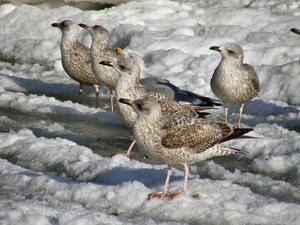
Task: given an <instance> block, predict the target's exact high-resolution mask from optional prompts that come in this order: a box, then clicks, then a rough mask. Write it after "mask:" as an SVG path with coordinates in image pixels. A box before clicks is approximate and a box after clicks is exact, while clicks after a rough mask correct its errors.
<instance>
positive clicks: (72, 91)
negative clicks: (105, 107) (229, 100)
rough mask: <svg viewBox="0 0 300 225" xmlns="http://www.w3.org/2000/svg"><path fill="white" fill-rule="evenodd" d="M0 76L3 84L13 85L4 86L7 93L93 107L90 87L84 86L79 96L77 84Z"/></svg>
mask: <svg viewBox="0 0 300 225" xmlns="http://www.w3.org/2000/svg"><path fill="white" fill-rule="evenodd" d="M0 76H1V77H2V78H3V79H4V83H5V80H8V82H12V83H14V85H7V86H5V90H7V91H11V92H23V93H25V94H36V95H46V96H47V97H55V98H56V99H58V100H60V101H68V100H70V101H72V102H74V103H80V104H81V103H82V102H83V103H84V104H85V105H88V106H95V96H94V95H93V94H94V92H95V89H94V87H92V86H84V87H83V88H84V89H83V91H84V93H83V95H81V96H79V95H78V93H79V84H77V83H74V84H64V83H46V82H43V81H41V80H38V79H29V78H23V77H16V76H12V75H5V74H0ZM16 86H17V87H16ZM20 89H21V91H20ZM103 92H107V90H106V89H104V88H101V93H103ZM101 98H102V96H101ZM106 99H108V98H106Z"/></svg>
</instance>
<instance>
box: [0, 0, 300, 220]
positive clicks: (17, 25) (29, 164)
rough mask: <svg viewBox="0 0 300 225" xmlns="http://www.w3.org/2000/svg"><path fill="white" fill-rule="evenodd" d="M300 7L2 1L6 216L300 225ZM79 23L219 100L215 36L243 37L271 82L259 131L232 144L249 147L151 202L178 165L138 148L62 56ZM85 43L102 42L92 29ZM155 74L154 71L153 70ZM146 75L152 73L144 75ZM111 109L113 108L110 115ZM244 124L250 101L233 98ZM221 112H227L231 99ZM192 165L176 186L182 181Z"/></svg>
mask: <svg viewBox="0 0 300 225" xmlns="http://www.w3.org/2000/svg"><path fill="white" fill-rule="evenodd" d="M299 7H300V3H299V2H297V1H280V0H272V1H267V0H264V1H247V0H245V1H236V0H231V1H221V2H220V1H217V0H213V1H210V2H207V1H196V0H194V1H193V0H191V1H168V0H158V1H152V0H151V1H139V2H129V3H126V4H122V5H119V6H116V7H113V8H108V9H105V10H101V11H92V10H90V11H82V10H80V9H77V8H72V7H70V6H61V7H58V8H52V9H51V8H49V9H41V8H37V7H35V6H29V5H17V6H14V5H12V4H3V5H0V17H1V18H0V27H1V29H0V59H1V62H0V84H1V86H0V109H1V110H0V206H1V207H0V224H36V225H44V224H72V225H73V224H145V225H148V224H149V225H154V224H165V225H167V224H295V225H296V224H300V188H299V187H300V134H299V132H300V113H299V109H300V106H299V105H300V91H299V86H300V66H299V57H300V36H298V35H296V34H293V33H291V32H290V31H289V30H290V29H291V28H293V27H297V26H298V27H299V28H300V17H299V15H300V14H299ZM65 19H70V20H73V21H75V22H77V23H86V24H91V25H92V24H100V25H103V26H105V27H106V28H107V29H108V30H109V31H110V32H111V45H112V47H122V48H124V49H125V50H127V51H134V52H135V53H137V54H138V55H139V56H140V57H141V58H142V59H143V60H144V62H145V65H144V66H145V68H144V70H145V72H146V73H150V74H153V75H155V76H159V77H160V78H165V79H168V80H170V81H171V82H172V83H174V84H176V85H177V86H179V87H180V88H183V89H188V90H190V91H193V92H196V93H198V94H201V95H206V96H210V97H215V96H214V95H213V94H212V92H211V90H210V86H209V81H210V78H211V76H212V74H213V71H214V69H215V67H216V66H217V65H218V63H219V61H220V56H219V55H218V53H216V52H214V51H210V50H209V47H210V46H212V45H220V44H222V43H225V42H236V43H239V44H240V45H241V46H242V48H243V49H244V54H245V57H244V58H245V62H247V63H249V64H251V65H253V66H254V68H255V70H256V71H257V73H258V76H259V79H260V87H261V91H260V94H259V96H258V97H257V98H255V99H254V100H253V101H251V102H250V103H249V104H247V105H246V108H245V114H244V115H243V121H242V123H243V124H242V125H243V126H245V127H246V126H250V127H253V128H254V131H253V132H251V133H250V135H252V136H255V137H257V138H255V139H242V140H235V141H231V142H230V143H228V144H230V145H231V146H234V147H236V148H240V149H245V150H247V151H248V154H247V155H245V156H229V157H219V158H214V159H212V160H208V161H205V162H199V163H197V164H194V165H191V175H190V179H189V192H188V193H187V195H185V196H183V197H181V198H178V199H175V200H151V201H149V200H147V194H148V193H150V192H153V191H157V190H160V189H161V188H162V186H163V183H164V179H165V175H166V165H159V164H157V163H155V162H154V161H153V160H151V159H149V158H146V157H145V156H144V155H143V154H142V153H141V152H139V151H138V149H135V153H134V155H133V159H131V160H129V159H127V158H125V157H123V156H121V155H115V156H113V157H111V155H112V154H115V153H118V152H122V151H125V150H126V148H127V147H128V146H129V144H130V141H131V138H132V137H131V133H130V130H129V129H128V128H126V127H125V125H124V123H123V122H122V119H121V118H120V117H119V116H118V115H116V114H112V113H110V112H107V111H109V101H108V98H109V92H107V89H106V88H104V87H103V88H101V109H96V108H95V107H94V100H95V97H94V93H93V88H92V87H85V88H84V95H83V96H80V97H79V96H78V88H79V87H78V84H77V83H76V82H74V81H72V80H71V79H70V78H69V77H68V76H67V75H66V73H65V72H64V70H63V68H62V66H61V56H60V48H59V43H60V38H61V34H60V31H59V30H57V29H55V28H53V27H51V23H53V22H59V21H62V20H65ZM80 40H81V41H82V42H83V43H85V44H86V45H90V44H91V38H90V37H89V35H88V33H87V32H85V31H84V30H81V36H80ZM146 73H145V74H146ZM144 76H146V75H144ZM106 110H107V111H106ZM230 111H231V115H230V122H231V123H232V124H234V123H235V122H236V121H237V118H238V106H231V107H230ZM210 119H213V120H223V111H222V109H221V108H220V109H219V110H216V111H215V112H213V113H212V114H211V115H210ZM182 182H183V172H182V168H181V167H180V166H178V167H177V168H176V169H174V174H173V176H172V178H171V186H170V189H171V190H179V189H180V188H181V186H182Z"/></svg>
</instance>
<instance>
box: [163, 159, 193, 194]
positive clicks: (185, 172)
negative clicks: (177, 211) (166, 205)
mask: <svg viewBox="0 0 300 225" xmlns="http://www.w3.org/2000/svg"><path fill="white" fill-rule="evenodd" d="M183 166H184V183H183V188H182V191H178V192H170V193H168V195H167V197H168V198H170V199H174V198H177V197H179V196H182V195H184V194H185V193H186V192H187V191H188V178H189V165H188V164H186V163H184V164H183Z"/></svg>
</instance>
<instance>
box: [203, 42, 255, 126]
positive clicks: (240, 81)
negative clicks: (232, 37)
mask: <svg viewBox="0 0 300 225" xmlns="http://www.w3.org/2000/svg"><path fill="white" fill-rule="evenodd" d="M209 49H211V50H214V51H218V52H219V53H220V54H221V56H222V59H221V61H220V63H219V65H218V67H217V68H216V69H215V71H214V74H213V76H212V79H211V81H210V86H211V90H212V92H213V93H214V94H215V95H216V96H217V97H218V98H219V99H220V100H221V101H222V102H223V103H224V112H225V122H226V123H227V122H228V120H227V114H228V107H227V104H229V103H231V104H241V107H240V115H239V120H238V124H237V127H240V124H241V118H242V113H243V108H244V105H245V103H247V102H249V101H250V100H251V99H253V98H254V97H256V96H257V95H258V92H259V80H258V76H257V74H256V72H255V70H254V68H253V67H252V66H251V65H248V64H245V63H243V58H244V54H243V50H242V48H241V47H240V46H239V45H238V44H233V43H227V44H224V45H222V46H212V47H210V48H209Z"/></svg>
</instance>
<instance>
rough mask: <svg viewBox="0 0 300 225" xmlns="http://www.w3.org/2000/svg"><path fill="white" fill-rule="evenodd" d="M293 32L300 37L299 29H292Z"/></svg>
mask: <svg viewBox="0 0 300 225" xmlns="http://www.w3.org/2000/svg"><path fill="white" fill-rule="evenodd" d="M291 31H292V32H293V33H295V34H299V35H300V29H297V28H292V29H291Z"/></svg>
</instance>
